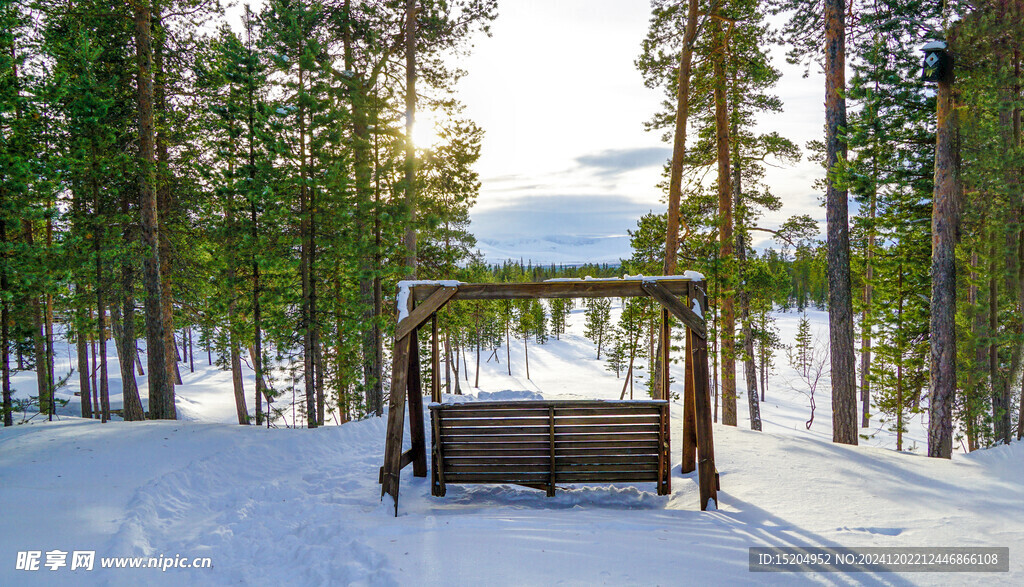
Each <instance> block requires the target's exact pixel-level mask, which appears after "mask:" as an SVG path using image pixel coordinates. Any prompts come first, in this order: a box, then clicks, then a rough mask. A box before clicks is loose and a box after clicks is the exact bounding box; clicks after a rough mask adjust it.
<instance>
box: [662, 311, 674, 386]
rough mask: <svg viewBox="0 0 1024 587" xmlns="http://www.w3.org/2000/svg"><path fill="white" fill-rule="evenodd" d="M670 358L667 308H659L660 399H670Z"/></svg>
mask: <svg viewBox="0 0 1024 587" xmlns="http://www.w3.org/2000/svg"><path fill="white" fill-rule="evenodd" d="M671 359H672V330H671V327H670V326H669V323H668V310H667V309H665V308H662V309H661V382H662V383H661V399H663V400H671V399H672V398H671V397H670V396H671V395H672V379H671V374H672V371H671V370H670V369H669V361H670V360H671Z"/></svg>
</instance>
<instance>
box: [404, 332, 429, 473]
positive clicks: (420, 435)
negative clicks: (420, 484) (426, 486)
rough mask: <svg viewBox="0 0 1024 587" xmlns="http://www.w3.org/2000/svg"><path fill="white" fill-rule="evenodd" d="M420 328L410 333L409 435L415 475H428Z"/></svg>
mask: <svg viewBox="0 0 1024 587" xmlns="http://www.w3.org/2000/svg"><path fill="white" fill-rule="evenodd" d="M417 334H418V330H413V331H412V334H410V335H409V339H410V343H409V344H410V347H409V386H408V393H409V436H411V437H412V438H411V440H412V447H411V449H410V452H411V453H412V474H413V477H426V476H427V442H426V436H425V433H424V430H423V386H422V384H421V382H420V379H421V376H420V344H419V339H418V337H417Z"/></svg>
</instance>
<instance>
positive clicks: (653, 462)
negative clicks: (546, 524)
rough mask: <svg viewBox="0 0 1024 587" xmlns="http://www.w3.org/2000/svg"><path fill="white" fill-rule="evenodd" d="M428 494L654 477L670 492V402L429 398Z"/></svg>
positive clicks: (660, 492) (544, 487)
mask: <svg viewBox="0 0 1024 587" xmlns="http://www.w3.org/2000/svg"><path fill="white" fill-rule="evenodd" d="M430 419H431V427H432V435H433V447H434V448H433V451H432V466H431V471H432V479H431V494H432V495H435V496H444V495H445V491H446V485H447V484H449V483H456V484H461V483H510V484H516V485H524V486H526V487H532V488H534V489H541V490H545V491H547V495H548V497H552V496H554V494H555V487H556V485H557V484H558V483H616V482H652V483H655V484H657V488H658V495H668V494H669V493H671V475H670V473H669V468H670V467H671V458H670V456H669V450H670V448H669V447H670V442H669V407H668V402H667V401H664V400H657V401H575V400H567V401H504V402H501V401H498V402H469V403H459V404H431V405H430Z"/></svg>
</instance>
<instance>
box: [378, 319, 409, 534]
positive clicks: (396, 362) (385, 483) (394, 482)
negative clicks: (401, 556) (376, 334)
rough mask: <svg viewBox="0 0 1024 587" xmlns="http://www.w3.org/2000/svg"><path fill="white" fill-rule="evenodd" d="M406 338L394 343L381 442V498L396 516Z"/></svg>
mask: <svg viewBox="0 0 1024 587" xmlns="http://www.w3.org/2000/svg"><path fill="white" fill-rule="evenodd" d="M410 338H411V337H409V336H404V337H402V338H400V339H398V340H396V341H395V351H394V354H393V357H392V362H391V399H390V401H389V402H388V432H387V437H386V438H385V441H384V472H383V474H382V475H381V487H380V497H381V499H384V494H388V495H390V496H391V497H392V499H394V501H395V516H396V517H397V516H398V486H399V481H400V479H401V477H400V474H401V471H402V435H403V433H404V432H405V397H406V393H405V392H406V389H407V388H408V377H409V341H410Z"/></svg>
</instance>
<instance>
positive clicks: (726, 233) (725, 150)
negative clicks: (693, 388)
mask: <svg viewBox="0 0 1024 587" xmlns="http://www.w3.org/2000/svg"><path fill="white" fill-rule="evenodd" d="M710 27H711V35H712V38H713V39H714V44H715V53H714V57H713V58H712V59H713V69H714V76H715V91H714V98H715V142H716V145H717V147H718V242H719V247H720V249H719V250H720V251H721V252H720V254H719V259H720V261H721V263H722V264H723V265H724V266H725V267H726V268H727V269H726V272H727V273H731V271H732V263H733V249H732V248H733V231H732V221H733V218H732V214H733V210H732V186H731V182H732V174H731V173H730V161H729V158H730V148H729V109H728V105H727V104H726V84H727V80H726V77H725V52H726V43H727V40H726V36H725V33H724V32H723V31H722V24H721V22H720V21H719V20H718V19H717V18H712V19H711V23H710ZM727 283H728V287H724V288H723V290H724V291H723V292H722V294H723V295H722V297H721V301H720V303H719V306H720V307H721V308H722V332H721V337H722V423H723V424H725V425H727V426H735V425H736V350H735V336H736V314H735V310H734V308H733V294H734V292H733V291H729V290H731V289H732V286H733V285H734V284H733V283H732V282H731V281H729V282H727Z"/></svg>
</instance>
